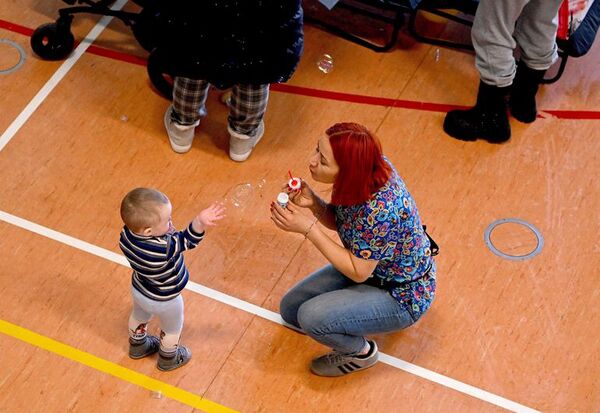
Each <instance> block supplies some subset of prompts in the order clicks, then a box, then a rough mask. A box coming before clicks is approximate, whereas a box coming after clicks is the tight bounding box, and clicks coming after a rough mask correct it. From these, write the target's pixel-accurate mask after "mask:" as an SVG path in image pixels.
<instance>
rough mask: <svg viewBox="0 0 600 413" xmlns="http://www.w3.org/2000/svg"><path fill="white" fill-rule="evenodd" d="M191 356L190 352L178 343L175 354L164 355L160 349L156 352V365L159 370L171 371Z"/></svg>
mask: <svg viewBox="0 0 600 413" xmlns="http://www.w3.org/2000/svg"><path fill="white" fill-rule="evenodd" d="M191 358H192V352H191V351H189V350H188V349H187V347H185V346H182V345H179V346H178V347H177V351H176V352H175V355H173V356H170V357H166V356H165V354H164V353H163V352H162V351H159V352H158V362H157V363H156V367H158V369H159V370H161V371H171V370H175V369H178V368H179V367H181V366H184V365H186V364H187V362H188V361H190V359H191Z"/></svg>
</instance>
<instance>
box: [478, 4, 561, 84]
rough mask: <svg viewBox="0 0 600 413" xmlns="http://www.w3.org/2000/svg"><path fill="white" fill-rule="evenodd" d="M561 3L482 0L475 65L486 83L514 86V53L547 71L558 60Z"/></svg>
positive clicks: (537, 68) (535, 67)
mask: <svg viewBox="0 0 600 413" xmlns="http://www.w3.org/2000/svg"><path fill="white" fill-rule="evenodd" d="M561 3H562V0H481V1H480V2H479V6H478V7H477V13H476V14H475V20H474V22H473V29H472V31H471V37H472V40H473V46H474V48H475V65H476V66H477V70H479V75H480V77H481V80H482V81H483V82H484V83H487V84H489V85H493V86H498V87H504V86H509V85H511V84H512V81H513V78H514V77H515V72H516V64H515V59H514V57H513V52H514V50H515V48H516V47H517V45H518V46H519V47H520V49H521V60H522V61H523V63H525V64H526V65H527V66H528V67H529V68H531V69H535V70H546V69H548V68H549V67H550V66H552V64H553V63H554V62H555V61H556V59H557V58H558V54H557V47H556V29H557V27H558V17H557V15H558V9H559V7H560V4H561Z"/></svg>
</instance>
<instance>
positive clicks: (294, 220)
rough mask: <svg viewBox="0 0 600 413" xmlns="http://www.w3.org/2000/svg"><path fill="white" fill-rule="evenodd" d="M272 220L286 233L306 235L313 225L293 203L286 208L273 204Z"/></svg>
mask: <svg viewBox="0 0 600 413" xmlns="http://www.w3.org/2000/svg"><path fill="white" fill-rule="evenodd" d="M271 220H272V221H273V222H274V223H275V225H277V226H278V227H279V228H281V229H282V230H284V231H287V232H297V233H298V234H302V235H306V233H307V232H308V231H309V230H310V228H311V227H312V225H313V220H312V219H311V218H309V217H307V216H306V215H304V214H302V213H301V212H300V209H299V208H298V207H297V206H296V205H294V204H293V203H291V202H290V203H288V205H287V207H286V208H282V207H281V205H279V204H277V203H275V202H273V203H271Z"/></svg>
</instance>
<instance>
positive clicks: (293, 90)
mask: <svg viewBox="0 0 600 413" xmlns="http://www.w3.org/2000/svg"><path fill="white" fill-rule="evenodd" d="M0 29H6V30H9V31H12V32H15V33H20V34H23V35H26V36H31V34H32V33H33V30H32V29H30V28H28V27H25V26H21V25H18V24H15V23H11V22H8V21H6V20H2V19H0ZM87 52H89V53H92V54H94V55H97V56H103V57H107V58H109V59H115V60H119V61H122V62H127V63H132V64H136V65H140V66H145V65H146V59H144V58H142V57H139V56H134V55H130V54H127V53H122V52H117V51H115V50H110V49H106V48H104V47H100V46H95V45H91V46H90V47H89V48H88V49H87ZM271 90H274V91H277V92H282V93H290V94H294V95H301V96H310V97H316V98H320V99H330V100H337V101H342V102H351V103H359V104H364V105H375V106H384V107H393V108H403V109H415V110H421V111H429V112H443V113H445V112H448V111H449V110H452V109H465V108H467V106H459V105H450V104H445V103H432V102H419V101H413V100H402V99H390V98H382V97H377V96H366V95H356V94H352V93H343V92H334V91H331V90H322V89H312V88H308V87H304V86H294V85H290V84H286V83H277V84H273V85H271ZM543 112H545V113H546V114H550V115H552V116H554V117H556V118H559V119H577V120H593V119H600V111H592V110H544V111H543Z"/></svg>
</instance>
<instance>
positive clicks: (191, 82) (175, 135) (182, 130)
mask: <svg viewBox="0 0 600 413" xmlns="http://www.w3.org/2000/svg"><path fill="white" fill-rule="evenodd" d="M209 87H210V84H209V83H208V82H207V81H205V80H200V79H188V78H184V77H176V78H175V83H174V85H173V103H172V105H170V106H169V107H168V108H167V111H166V112H165V116H164V124H165V129H166V130H167V134H168V135H169V142H170V143H171V147H172V148H173V150H174V151H175V152H178V153H185V152H187V151H189V150H190V149H191V147H192V142H193V140H194V129H195V128H196V126H198V125H199V124H200V119H201V118H202V117H203V116H206V107H205V104H206V98H207V96H208V89H209Z"/></svg>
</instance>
